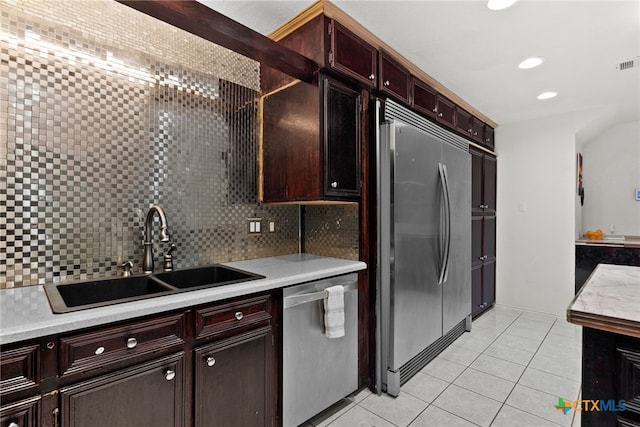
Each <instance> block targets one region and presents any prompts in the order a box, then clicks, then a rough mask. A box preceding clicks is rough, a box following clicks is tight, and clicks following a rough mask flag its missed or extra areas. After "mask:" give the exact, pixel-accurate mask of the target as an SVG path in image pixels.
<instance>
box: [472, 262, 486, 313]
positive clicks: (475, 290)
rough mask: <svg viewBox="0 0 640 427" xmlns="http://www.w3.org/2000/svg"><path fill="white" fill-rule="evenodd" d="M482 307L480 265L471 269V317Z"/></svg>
mask: <svg viewBox="0 0 640 427" xmlns="http://www.w3.org/2000/svg"><path fill="white" fill-rule="evenodd" d="M483 308H484V307H483V305H482V264H480V265H477V266H475V267H473V268H471V315H472V316H475V315H476V314H478V313H480V312H481V311H482V309H483Z"/></svg>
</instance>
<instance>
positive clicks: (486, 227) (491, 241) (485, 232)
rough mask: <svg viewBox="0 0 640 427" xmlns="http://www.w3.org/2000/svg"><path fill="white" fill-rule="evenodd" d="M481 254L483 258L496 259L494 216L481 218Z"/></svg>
mask: <svg viewBox="0 0 640 427" xmlns="http://www.w3.org/2000/svg"><path fill="white" fill-rule="evenodd" d="M482 256H483V257H484V260H485V261H487V260H492V259H496V217H495V215H494V216H485V217H483V219H482Z"/></svg>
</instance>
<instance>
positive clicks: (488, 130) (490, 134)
mask: <svg viewBox="0 0 640 427" xmlns="http://www.w3.org/2000/svg"><path fill="white" fill-rule="evenodd" d="M483 145H484V146H485V147H487V148H489V149H490V150H493V149H494V148H495V142H494V130H493V128H492V127H491V126H489V125H486V126H485V128H484V143H483Z"/></svg>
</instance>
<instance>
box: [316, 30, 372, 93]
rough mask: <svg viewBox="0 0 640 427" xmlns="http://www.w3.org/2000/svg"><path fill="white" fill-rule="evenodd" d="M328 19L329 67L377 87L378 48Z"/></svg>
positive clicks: (367, 84)
mask: <svg viewBox="0 0 640 427" xmlns="http://www.w3.org/2000/svg"><path fill="white" fill-rule="evenodd" d="M326 21H327V22H326V26H327V34H328V35H329V37H330V44H329V45H330V50H329V51H328V53H327V64H328V65H329V67H331V68H333V69H334V70H336V71H339V72H341V73H343V74H345V75H347V76H349V77H351V78H353V79H356V80H358V81H359V82H361V83H364V84H365V85H366V86H370V87H375V86H376V83H377V81H378V78H377V77H378V76H377V55H378V51H377V50H376V48H374V47H373V46H371V45H370V44H368V43H367V42H365V41H364V40H362V39H361V38H359V37H358V36H356V35H355V34H353V33H352V32H351V31H349V30H348V29H347V28H345V27H344V26H342V25H341V24H340V23H338V22H336V21H335V20H334V19H327V20H326Z"/></svg>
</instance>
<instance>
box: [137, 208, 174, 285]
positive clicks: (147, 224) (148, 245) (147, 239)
mask: <svg viewBox="0 0 640 427" xmlns="http://www.w3.org/2000/svg"><path fill="white" fill-rule="evenodd" d="M156 212H157V213H158V216H159V217H160V241H161V242H168V241H169V231H168V230H167V216H166V215H165V214H164V210H162V208H161V207H160V206H158V205H154V206H151V208H150V209H149V212H147V218H146V220H145V221H144V242H143V243H144V255H143V257H142V271H143V272H144V273H145V274H147V273H153V242H152V241H151V228H152V227H153V216H154V214H155V213H156Z"/></svg>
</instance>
